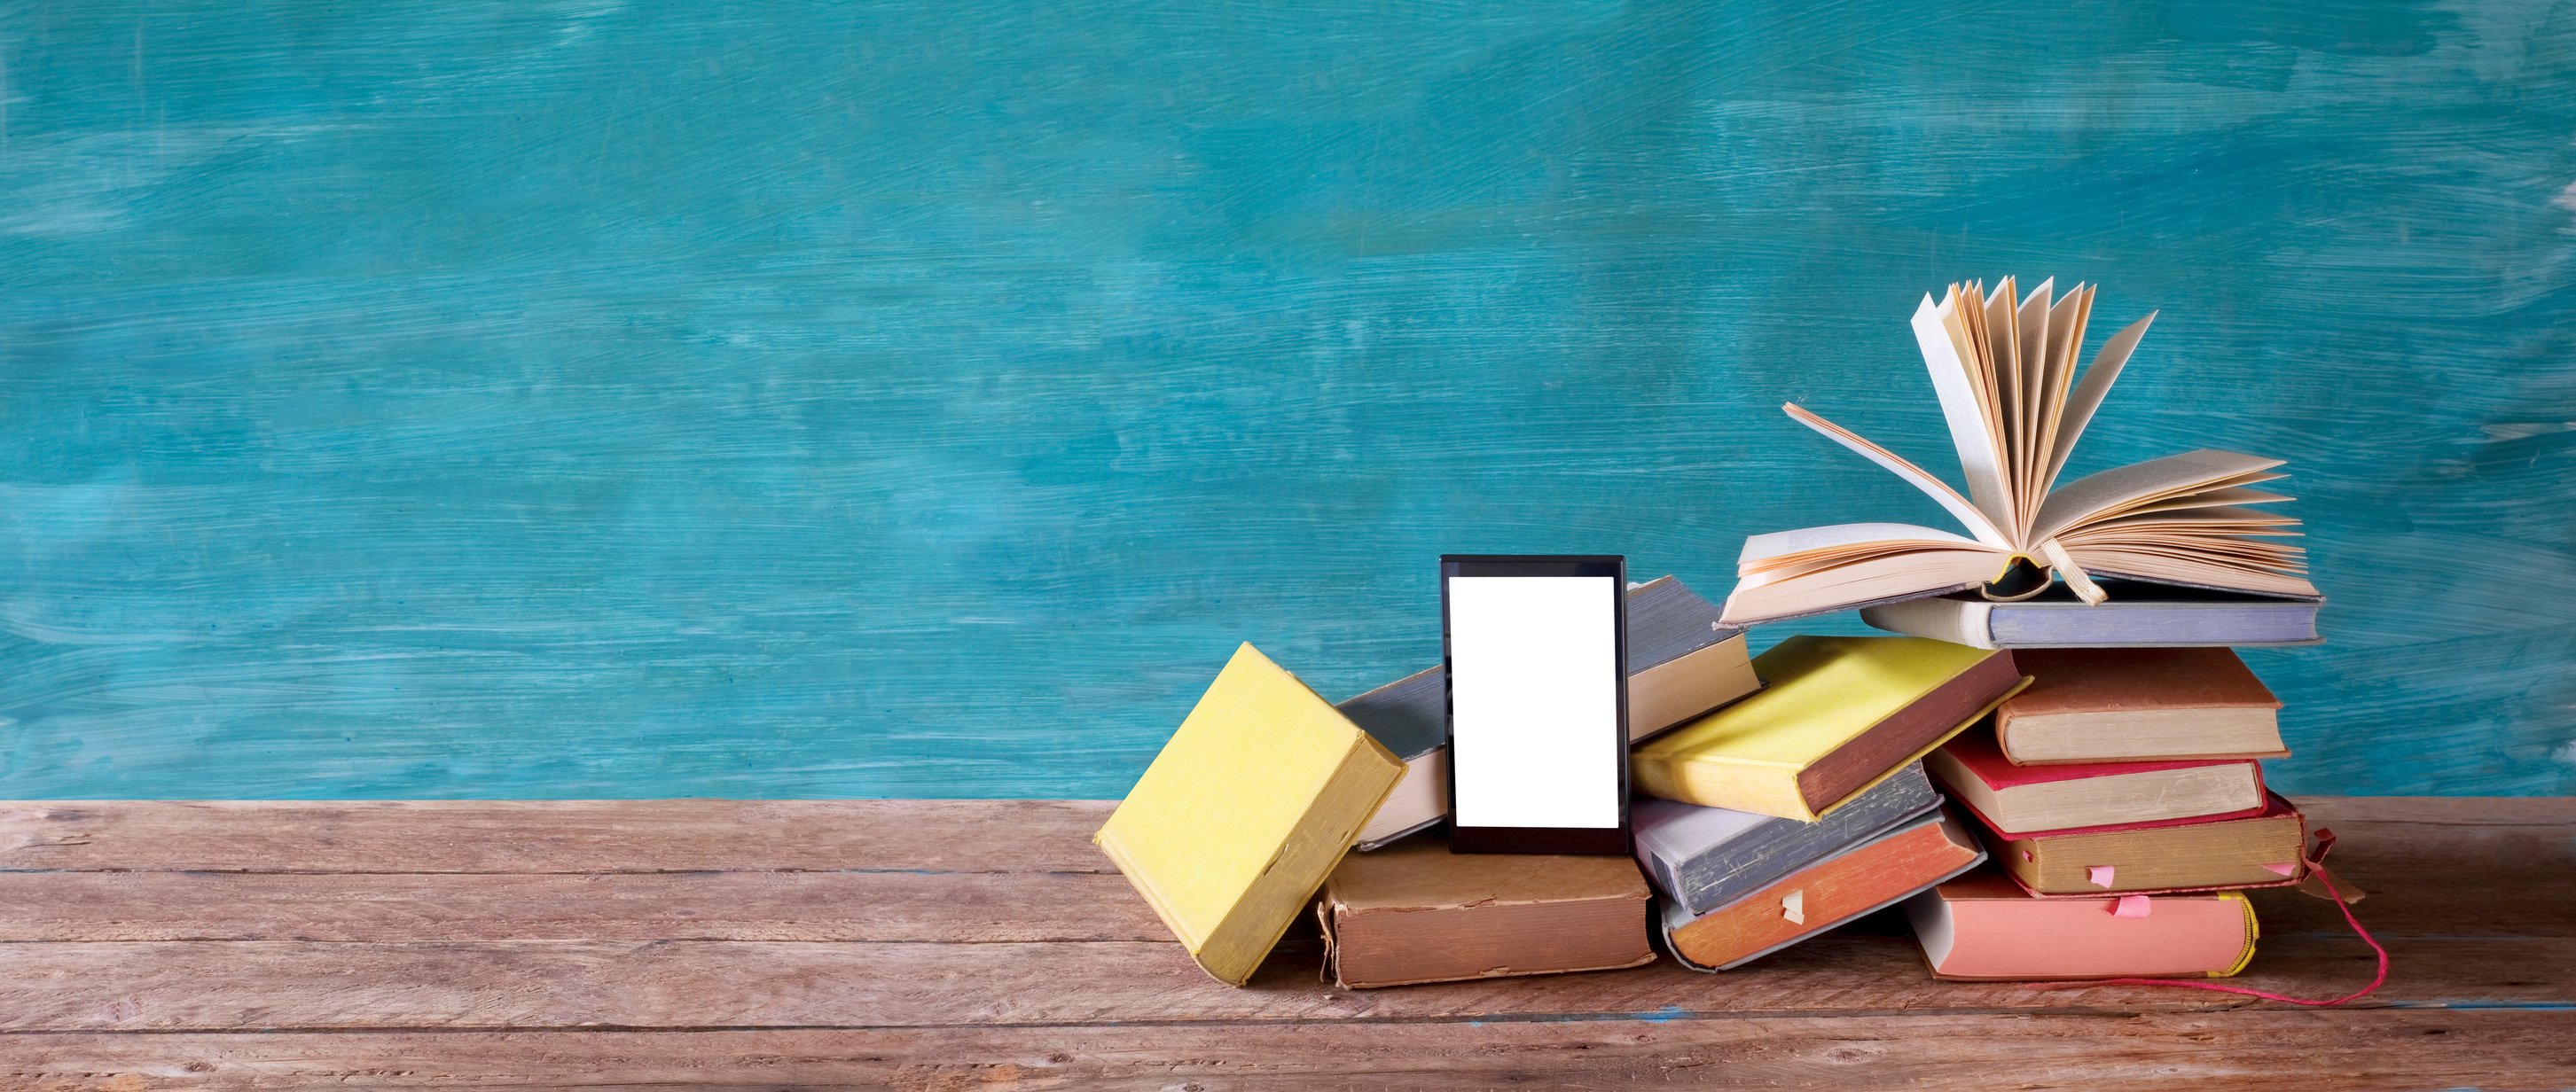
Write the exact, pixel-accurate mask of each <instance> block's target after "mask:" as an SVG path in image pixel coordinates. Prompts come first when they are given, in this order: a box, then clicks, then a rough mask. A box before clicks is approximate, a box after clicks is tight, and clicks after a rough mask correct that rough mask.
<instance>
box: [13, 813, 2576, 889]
mask: <svg viewBox="0 0 2576 1092" xmlns="http://www.w3.org/2000/svg"><path fill="white" fill-rule="evenodd" d="M2300 805H2301V806H2302V807H2304V808H2307V809H2309V810H2310V811H2311V812H2312V813H2313V814H2314V815H2315V816H2316V817H2317V818H2318V820H2319V821H2321V822H2323V823H2325V824H2326V825H2329V826H2334V825H2343V826H2352V827H2355V828H2356V829H2354V830H2352V831H2349V832H2348V836H2349V837H2351V838H2352V839H2353V846H2352V847H2350V848H2353V849H2358V847H2360V846H2361V845H2363V844H2364V843H2367V842H2371V841H2374V840H2381V839H2384V838H2386V837H2389V835H2387V834H2384V833H2382V832H2381V830H2380V828H2383V827H2385V828H2395V829H2396V830H2397V831H2399V832H2400V836H2413V835H2412V834H2409V833H2406V832H2415V833H2421V832H2422V830H2423V828H2428V827H2460V828H2473V829H2476V830H2484V829H2486V828H2504V827H2537V828H2544V829H2548V828H2564V827H2568V826H2570V825H2576V799H2567V798H2518V797H2486V798H2476V797H2426V798H2414V797H2362V798H2336V797H2324V798H2314V799H2302V800H2301V801H2300ZM1115 806H1116V803H1115V802H1114V801H1099V800H766V801H764V800H436V801H399V800H394V801H324V802H310V801H123V800H120V801H64V802H47V801H19V802H8V803H0V870H60V871H189V872H243V871H265V872H279V871H296V872H592V873H597V872H656V871H717V870H723V871H762V870H841V869H862V868H872V869H918V870H934V871H996V872H999V871H1071V872H1108V871H1112V870H1111V869H1110V867H1109V865H1108V862H1107V861H1106V860H1105V859H1103V858H1102V857H1101V856H1100V853H1099V851H1098V850H1097V849H1096V848H1095V847H1093V846H1092V845H1091V834H1092V832H1093V831H1095V830H1098V829H1099V827H1100V824H1101V822H1102V821H1103V820H1105V819H1106V818H1107V817H1108V815H1109V810H1110V809H1111V808H1113V807H1115ZM2360 824H2370V825H2371V826H2372V830H2371V831H2370V832H2369V833H2368V836H2364V832H2363V831H2362V830H2360V829H2358V825H2360Z"/></svg>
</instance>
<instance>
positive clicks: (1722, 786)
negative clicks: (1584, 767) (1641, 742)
mask: <svg viewBox="0 0 2576 1092" xmlns="http://www.w3.org/2000/svg"><path fill="white" fill-rule="evenodd" d="M1628 776H1629V778H1630V779H1631V780H1633V781H1635V782H1636V786H1637V789H1638V790H1639V791H1641V792H1643V793H1645V794H1646V795H1648V796H1656V797H1661V798H1663V799H1666V800H1679V801H1681V802H1682V803H1685V804H1697V805H1699V806H1701V807H1704V808H1732V809H1734V810H1736V811H1749V812H1752V813H1754V814H1756V815H1776V816H1779V817H1780V818H1783V819H1796V820H1800V821H1802V822H1809V823H1812V822H1815V821H1816V813H1815V811H1814V810H1813V809H1811V808H1809V807H1808V806H1807V800H1806V797H1805V796H1804V795H1803V794H1801V793H1800V792H1799V791H1798V771H1797V770H1795V769H1792V768H1790V767H1787V766H1765V765H1757V764H1753V763H1742V762H1708V761H1699V762H1692V761H1687V760H1683V759H1676V758H1670V757H1654V758H1637V759H1634V760H1633V761H1631V762H1630V763H1629V767H1628Z"/></svg>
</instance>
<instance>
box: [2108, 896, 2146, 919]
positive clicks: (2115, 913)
mask: <svg viewBox="0 0 2576 1092" xmlns="http://www.w3.org/2000/svg"><path fill="white" fill-rule="evenodd" d="M2148 909H2149V903H2148V902H2147V897H2146V896H2145V895H2122V896H2120V905H2118V906H2114V907H2112V908H2111V916H2112V917H2115V918H2143V917H2145V916H2147V911H2148Z"/></svg>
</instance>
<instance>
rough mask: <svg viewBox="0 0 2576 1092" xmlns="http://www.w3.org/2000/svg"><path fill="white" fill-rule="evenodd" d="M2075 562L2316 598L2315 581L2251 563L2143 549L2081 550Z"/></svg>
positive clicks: (2168, 579)
mask: <svg viewBox="0 0 2576 1092" xmlns="http://www.w3.org/2000/svg"><path fill="white" fill-rule="evenodd" d="M2073 552H2074V554H2075V563H2076V564H2078V565H2081V566H2083V567H2084V569H2085V571H2087V572H2101V573H2106V574H2110V575H2114V576H2130V577H2136V578H2139V579H2141V580H2155V581H2161V582H2164V583H2167V584H2185V585H2190V586H2193V587H2202V588H2226V589H2230V590H2234V591H2247V592H2253V593H2254V594H2256V595H2296V596H2303V597H2308V598H2314V597H2315V596H2316V595H2317V594H2318V592H2317V587H2316V585H2314V584H2311V583H2308V582H2307V580H2306V579H2304V578H2302V577H2299V576H2295V575H2292V574H2289V573H2282V572H2275V571H2273V570H2271V569H2268V568H2258V567H2254V566H2248V565H2227V564H2220V563H2217V562H2212V561H2208V560H2204V559H2200V558H2191V557H2178V556H2175V555H2173V554H2169V553H2161V552H2157V553H2150V552H2146V551H2142V550H2113V549H2077V550H2075V551H2073Z"/></svg>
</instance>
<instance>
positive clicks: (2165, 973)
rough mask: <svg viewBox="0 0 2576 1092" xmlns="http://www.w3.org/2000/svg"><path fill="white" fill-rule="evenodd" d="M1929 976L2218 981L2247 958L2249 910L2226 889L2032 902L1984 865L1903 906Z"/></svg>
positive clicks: (2251, 931) (2252, 931)
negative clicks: (2199, 978)
mask: <svg viewBox="0 0 2576 1092" xmlns="http://www.w3.org/2000/svg"><path fill="white" fill-rule="evenodd" d="M1905 916H1906V917H1907V918H1909V919H1911V920H1912V921H1913V923H1914V937H1915V939H1916V940H1918V941H1920V942H1921V943H1922V945H1923V959H1924V961H1925V962H1927V963H1929V964H1931V966H1932V976H1933V977H1935V978H1946V979H1954V980H1961V981H1991V980H2004V981H2015V980H2018V981H2053V980H2058V979H2080V978H2131V977H2144V978H2173V977H2177V976H2206V977H2210V978H2224V977H2226V976H2228V975H2232V974H2235V973H2236V972H2238V971H2241V970H2244V969H2245V964H2246V963H2248V962H2250V961H2252V960H2253V958H2254V941H2255V938H2256V937H2257V936H2258V935H2259V934H2258V933H2257V930H2256V927H2255V923H2254V906H2253V904H2252V903H2249V902H2247V901H2245V896H2243V895H2240V894H2237V893H2236V892H2234V891H2216V892H2210V893H2207V894H2196V895H2126V896H2122V897H2119V898H2101V899H2035V898H2032V897H2031V896H2030V894H2029V893H2028V892H2025V891H2023V890H2022V889H2021V885H2019V884H2016V883H2014V882H2013V881H2012V877H2010V876H2006V875H2004V874H2003V873H2002V872H2000V871H1997V870H1995V869H1991V868H1981V869H1978V870H1976V871H1974V872H1971V873H1968V874H1967V875H1964V876H1961V877H1959V878H1958V879H1955V880H1951V881H1949V882H1948V883H1944V884H1942V885H1940V886H1939V887H1936V888H1933V889H1932V890H1930V891H1926V892H1924V893H1922V894H1920V895H1916V896H1915V897H1914V898H1912V899H1910V900H1908V901H1907V902H1906V904H1905Z"/></svg>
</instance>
